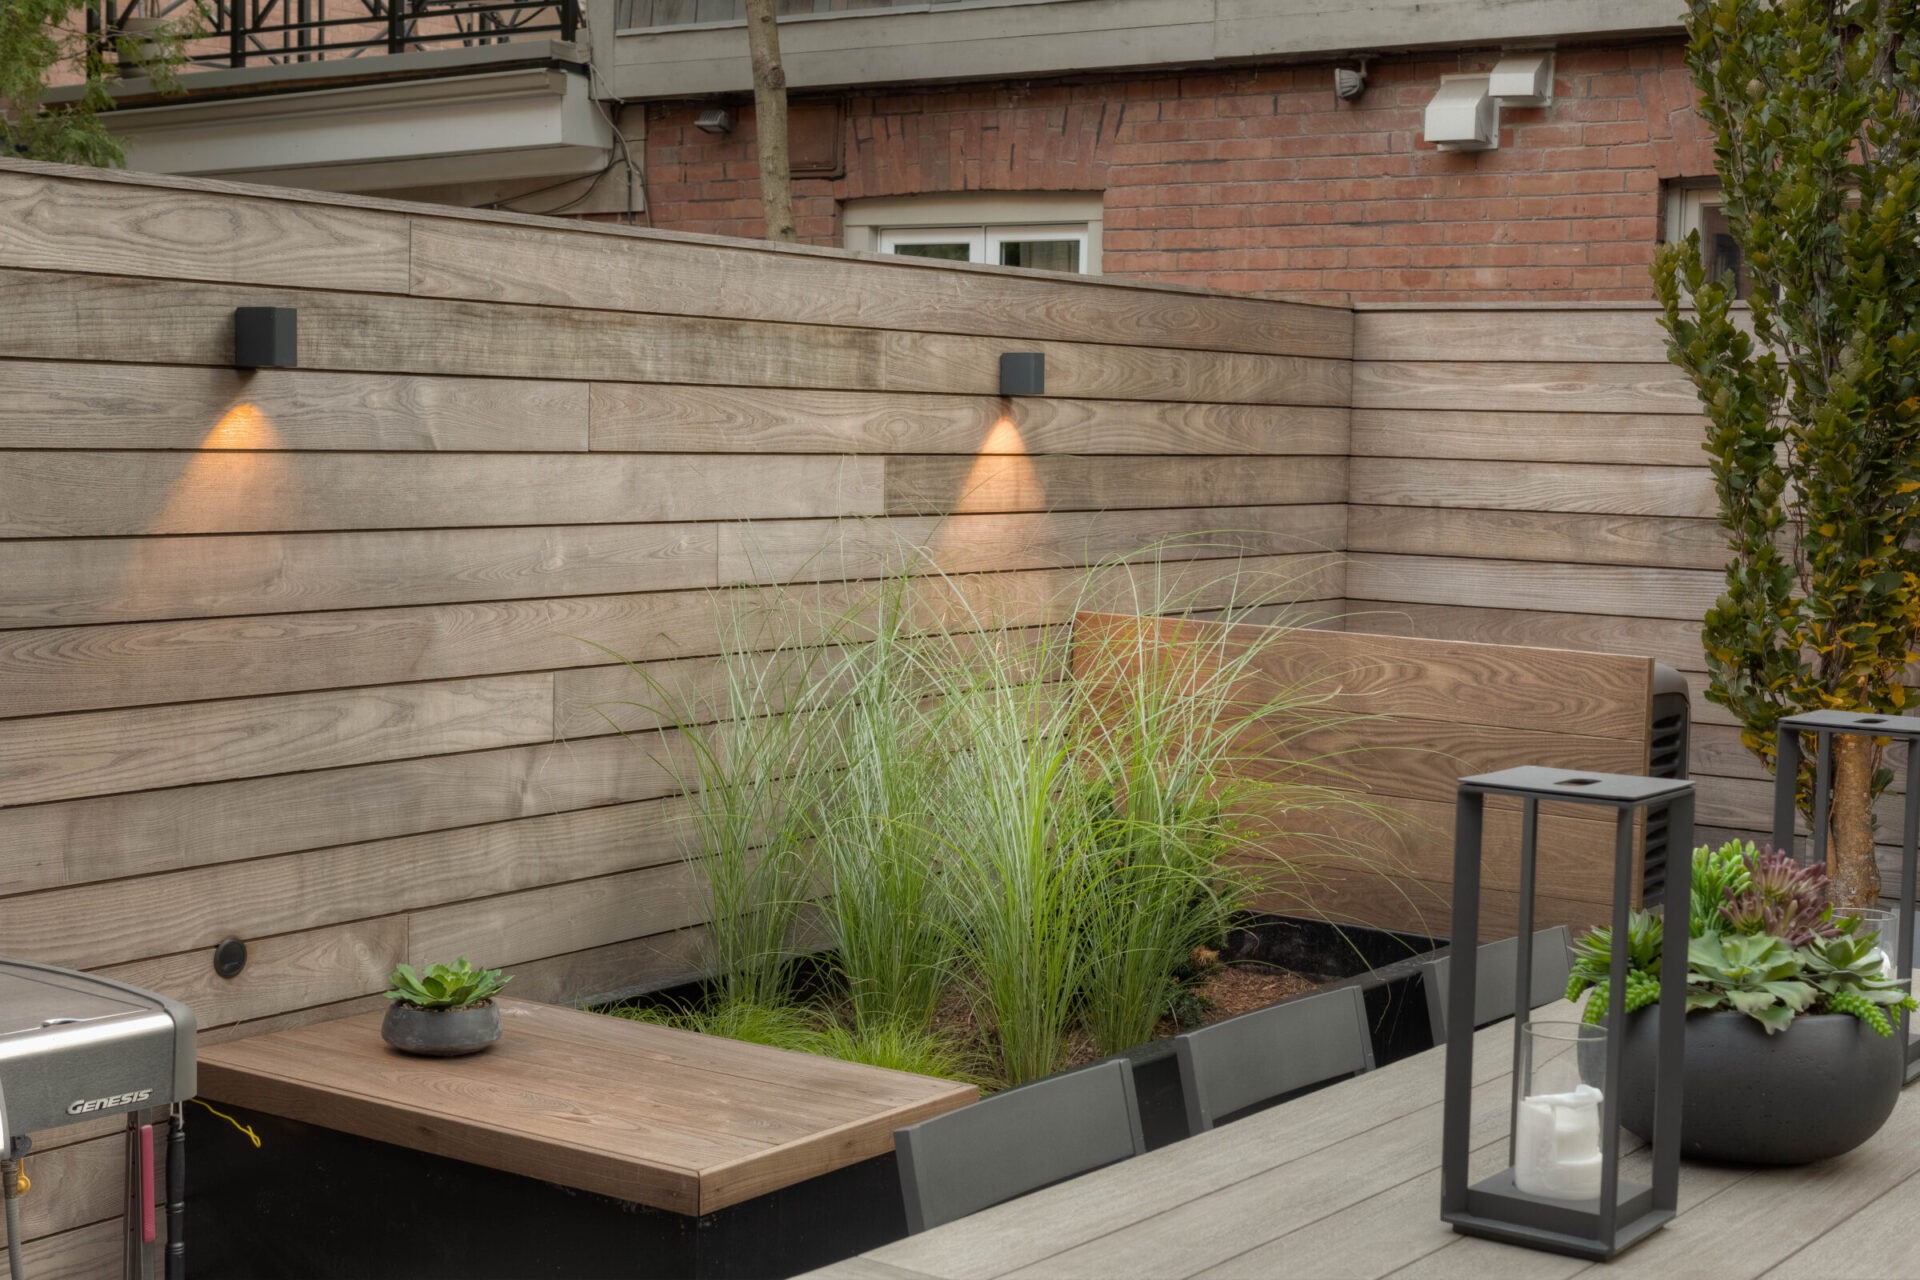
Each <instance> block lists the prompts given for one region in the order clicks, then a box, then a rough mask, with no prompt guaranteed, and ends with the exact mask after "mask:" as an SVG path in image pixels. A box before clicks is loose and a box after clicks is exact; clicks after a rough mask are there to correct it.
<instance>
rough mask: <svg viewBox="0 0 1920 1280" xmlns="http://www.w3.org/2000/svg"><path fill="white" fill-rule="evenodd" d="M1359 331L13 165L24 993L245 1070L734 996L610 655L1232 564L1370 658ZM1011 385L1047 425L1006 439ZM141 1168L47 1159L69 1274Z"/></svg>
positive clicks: (0, 739) (1194, 576)
mask: <svg viewBox="0 0 1920 1280" xmlns="http://www.w3.org/2000/svg"><path fill="white" fill-rule="evenodd" d="M243 305H244V306H260V305H274V306H288V307H295V308H297V309H298V311H299V345H300V367H299V368H298V369H295V370H262V371H259V372H257V373H242V372H238V371H236V370H234V369H232V368H231V367H230V365H231V358H232V341H233V337H232V316H233V311H234V308H236V307H238V306H243ZM1351 325H1352V320H1351V316H1350V315H1349V314H1348V313H1347V312H1346V311H1345V310H1343V309H1337V308H1326V307H1313V306H1302V305H1294V304H1287V303H1280V302H1271V301H1264V300H1260V299H1253V298H1238V297H1229V296H1217V295H1209V294H1203V293H1197V292H1192V291H1183V290H1166V289H1155V288H1149V287H1143V286H1140V285H1137V284H1128V283H1123V282H1109V281H1099V280H1085V279H1076V278H1071V277H1065V276H1059V275H1048V274H1043V273H1029V272H1017V271H1007V270H1002V269H998V268H973V267H954V266H950V265H937V264H929V263H927V262H925V261H924V260H918V259H905V258H897V259H878V258H869V257H862V256H859V255H853V254H846V253H840V252H834V251H822V250H813V249H805V248H789V247H776V246H770V245H764V244H754V243H746V242H729V241H720V240H714V239H708V238H703V237H697V236H676V235H668V234H654V233H651V232H644V231H637V230H630V229H625V228H609V227H598V226H591V225H586V224H580V223H566V222H557V221H551V220H542V219H537V218H526V217H517V216H511V215H496V214H488V213H481V212H469V211H462V210H450V209H440V208H431V207H426V206H409V205H399V204H393V203H388V202H380V201H371V200H360V199H352V198H340V197H332V196H316V195H309V194H305V193H299V192H289V191H277V190H271V189H266V188H252V187H239V186H232V185H227V184H220V183H213V182H203V181H183V180H174V179H167V178H156V177H148V176H138V175H124V174H115V173H101V172H94V171H88V170H78V169H68V168H60V167H53V166H41V165H33V164H28V163H23V162H12V161H0V953H4V954H6V955H9V956H14V957H20V958H25V959H32V960H41V961H47V962H51V963H55V964H62V965H71V966H77V967H83V968H89V969H96V970H99V971H101V972H104V973H107V974H110V975H112V976H114V977H118V978H122V979H126V980H128V981H131V982H135V983H138V984H141V985H143V986H148V987H152V988H156V989H158V990H161V991H165V992H168V993H170V994H173V995H176V996H179V997H182V998H184V999H186V1000H187V1001H188V1002H190V1003H191V1004H192V1005H193V1007H194V1009H195V1011H196V1012H197V1014H198V1015H199V1018H200V1020H201V1023H202V1025H203V1026H204V1027H206V1028H210V1029H211V1030H210V1031H209V1032H208V1034H209V1035H212V1036H216V1037H224V1036H231V1035H234V1034H240V1033H244V1032H248V1031H252V1030H256V1029H260V1028H263V1027H268V1026H275V1025H285V1024H289V1023H293V1022H298V1021H302V1020H310V1019H315V1018H322V1017H331V1016H335V1015H337V1014H341V1013H345V1012H349V1011H354V1010H361V1009H368V1008H373V1007H376V1006H377V1005H378V1004H379V1001H378V998H377V996H376V994H375V993H376V992H378V991H379V990H380V989H381V987H382V986H383V984H384V978H385V975H386V974H387V973H388V972H389V971H390V970H391V969H392V967H393V966H394V964H395V963H397V962H399V961H402V960H412V961H414V962H416V963H418V962H422V961H428V960H438V959H444V958H451V957H453V956H455V955H460V954H464V955H468V956H470V957H471V958H473V959H474V960H476V961H480V962H484V963H486V964H489V965H504V966H507V967H508V968H510V969H512V970H513V971H514V972H515V973H516V974H517V975H518V976H517V980H516V982H515V985H514V988H513V991H514V993H515V994H517V995H522V996H527V997H532V998H546V999H562V1000H564V999H572V998H576V997H584V996H588V995H592V994H595V993H601V992H607V991H612V990H619V989H623V988H634V987H640V986H657V985H662V984H665V983H669V982H673V981H676V980H680V979H683V978H686V977H688V976H691V975H692V974H693V973H694V972H695V969H696V965H697V953H698V946H699V942H700V932H699V930H698V928H697V927H696V925H697V922H698V921H699V920H701V919H702V918H703V904H702V902H701V894H700V892H699V886H698V885H697V884H696V883H695V882H694V880H693V878H692V877H690V876H689V874H688V872H687V870H686V869H685V867H684V866H683V865H682V862H681V831H682V827H683V825H684V820H685V811H684V806H683V803H682V802H681V801H680V800H679V799H678V798H676V793H677V787H676V784H675V781H674V777H673V775H672V773H671V772H670V771H669V770H668V769H667V768H665V767H664V766H663V765H662V764H660V763H659V762H658V761H657V760H656V758H655V757H656V756H659V755H661V754H663V753H662V751H660V750H659V749H658V748H660V747H665V748H666V749H667V751H666V753H665V754H668V755H670V754H671V747H672V745H673V737H672V735H671V734H668V735H666V737H665V739H664V741H660V740H654V742H653V746H654V748H655V749H651V750H650V749H649V746H648V745H647V744H645V743H639V742H630V741H628V740H626V739H623V738H622V737H620V736H619V735H617V734H615V733H613V732H612V731H611V728H610V726H609V724H608V722H607V720H606V719H605V718H604V717H603V716H602V715H601V714H599V713H598V711H596V709H595V708H596V705H597V704H601V703H605V702H607V701H608V700H610V699H627V698H636V697H639V698H643V699H644V698H645V697H646V692H645V690H644V688H643V687H642V684H641V682H640V681H639V680H638V679H637V678H636V677H634V676H632V675H631V674H630V673H629V672H627V671H626V670H624V669H623V668H621V667H620V666H618V665H617V664H615V663H614V661H613V659H612V658H611V657H610V656H609V654H608V653H607V652H606V651H604V650H602V649H598V648H595V647H594V645H593V644H591V643H589V641H591V642H597V643H598V644H600V645H605V646H607V647H608V648H610V649H612V650H614V651H617V652H619V653H621V654H624V655H626V656H628V657H631V658H633V659H634V660H636V661H637V662H639V663H641V664H643V665H644V666H645V667H646V668H647V669H648V671H649V672H650V673H651V674H652V675H654V677H655V678H657V679H659V680H661V681H663V682H664V683H666V684H668V685H692V686H695V687H699V686H700V685H701V682H702V680H703V679H704V680H707V681H709V682H710V681H711V677H712V674H713V672H714V663H713V661H712V658H711V656H710V655H712V654H713V653H714V652H715V651H716V645H717V639H716V628H715V614H714V610H713V607H712V601H711V600H710V598H709V596H708V592H709V590H710V589H711V588H714V587H716V586H718V585H721V584H730V583H747V584H760V583H771V582H777V581H786V580H790V579H795V578H805V579H817V580H821V581H822V582H823V583H824V584H825V586H823V588H822V589H823V590H824V591H827V592H828V594H829V595H832V594H833V592H835V591H839V592H840V593H841V598H845V599H853V598H855V596H857V594H858V593H859V592H860V591H862V590H865V588H864V587H862V586H861V582H862V580H868V581H870V580H871V579H873V578H874V577H876V576H877V575H880V574H884V573H887V572H891V571H892V570H894V569H896V568H900V567H910V566H912V565H913V564H915V563H917V562H918V560H917V558H918V557H925V558H926V559H927V560H929V561H931V562H933V563H937V564H938V565H939V566H940V567H941V568H942V569H943V570H945V571H947V572H948V573H950V574H953V575H955V577H954V583H955V584H956V589H957V590H963V591H977V592H979V593H982V594H986V595H990V596H991V597H992V598H993V599H995V600H997V601H999V602H1000V603H1001V604H1002V605H1004V606H1005V607H1007V608H1009V609H1015V610H1019V611H1021V616H1023V617H1026V618H1027V619H1028V620H1030V621H1033V622H1047V621H1064V619H1065V617H1066V614H1067V612H1069V611H1070V609H1071V606H1070V605H1066V604H1063V603H1062V601H1063V600H1064V599H1065V598H1066V597H1065V595H1064V593H1063V592H1064V589H1065V588H1067V587H1070V586H1071V585H1072V584H1073V583H1074V582H1075V581H1077V580H1078V579H1079V578H1080V576H1081V569H1080V566H1082V565H1084V564H1086V563H1088V562H1089V561H1093V560H1100V559H1104V558H1106V557H1109V556H1113V555H1118V554H1122V553H1125V552H1128V551H1131V550H1134V549H1136V548H1139V547H1141V546H1143V545H1145V544H1148V543H1150V542H1153V541H1154V540H1156V539H1160V538H1163V537H1166V536H1168V535H1177V534H1181V533H1202V532H1206V531H1217V532H1214V533H1213V534H1212V536H1210V537H1209V538H1208V539H1207V542H1206V545H1204V546H1191V547H1187V548H1184V549H1176V550H1172V551H1170V552H1168V556H1169V558H1171V559H1172V560H1173V561H1174V562H1175V563H1173V564H1171V565H1170V566H1169V567H1168V568H1167V570H1166V572H1167V573H1168V574H1169V576H1171V577H1173V578H1175V579H1179V580H1181V581H1182V582H1184V583H1185V584H1187V585H1188V586H1192V587H1195V588H1196V589H1197V588H1198V586H1199V584H1201V583H1203V582H1205V581H1209V580H1211V581H1214V582H1216V583H1218V584H1219V585H1218V586H1217V587H1216V588H1215V589H1213V590H1212V592H1211V597H1210V598H1211V602H1212V603H1214V604H1220V605H1224V604H1227V603H1229V602H1230V601H1231V599H1232V598H1233V596H1234V594H1235V593H1236V592H1248V593H1253V594H1258V595H1262V596H1265V595H1271V594H1274V593H1288V594H1290V595H1291V596H1293V597H1294V598H1299V599H1304V600H1309V601H1312V600H1319V601H1323V602H1329V603H1328V604H1326V605H1325V606H1324V608H1326V609H1331V610H1332V611H1336V612H1337V610H1338V608H1339V606H1338V603H1337V602H1338V600H1339V598H1340V597H1341V596H1342V594H1343V592H1342V587H1341V578H1340V573H1341V565H1340V560H1339V554H1340V551H1341V549H1342V548H1343V546H1344V536H1345V528H1346V507H1345V502H1346V485H1347V478H1346V468H1347V461H1346V454H1347V414H1348V410H1347V401H1348V396H1349V387H1348V371H1349V362H1348V357H1349V356H1350V354H1351ZM1008 350H1025V351H1040V352H1043V353H1044V354H1045V356H1046V365H1047V389H1048V395H1047V396H1045V397H1036V398H1032V399H1021V400H1018V401H1008V400H1003V399H1001V398H1000V397H999V396H998V395H997V394H996V392H997V388H998V364H999V355H1000V353H1001V352H1003V351H1008ZM1183 556H1185V557H1191V558H1192V559H1191V563H1190V564H1188V565H1186V566H1184V570H1185V571H1183V566H1182V565H1181V564H1180V563H1179V558H1180V557H1183ZM1224 575H1234V576H1235V578H1236V580H1234V581H1225V582H1221V579H1222V578H1223V576H1224ZM840 580H846V581H848V582H849V583H850V584H851V585H849V586H847V587H845V588H838V587H836V586H835V585H834V584H835V583H837V582H839V581H840ZM1114 603H1115V604H1116V605H1120V604H1123V603H1125V593H1124V592H1122V594H1121V595H1119V596H1116V597H1115V600H1114ZM617 714H619V716H620V718H621V723H622V727H625V728H628V729H647V728H649V727H651V726H652V725H654V724H656V723H657V720H655V719H652V718H649V717H647V716H646V715H644V714H641V713H638V712H634V711H631V710H627V711H620V712H618V713H617ZM226 937H239V938H243V939H245V940H246V941H247V943H248V945H249V947H250V949H251V960H250V963H249V964H248V966H247V968H246V970H245V971H244V972H243V973H242V974H240V975H239V976H238V977H236V978H234V979H231V980H226V979H222V978H219V977H217V976H216V975H215V974H214V971H213V963H212V959H213V947H214V945H215V944H216V943H217V942H219V941H220V940H221V939H223V938H226ZM100 1132H101V1128H100V1127H99V1126H95V1127H92V1128H82V1129H79V1130H76V1131H73V1132H70V1133H67V1134H63V1135H51V1137H52V1140H53V1144H54V1145H53V1149H49V1150H47V1151H46V1153H45V1154H42V1155H39V1156H37V1157H36V1159H35V1168H34V1171H33V1176H34V1180H35V1182H36V1184H39V1189H37V1190H36V1193H35V1194H34V1195H31V1196H29V1197H28V1198H27V1199H26V1201H25V1202H24V1209H25V1213H26V1224H27V1229H28V1231H29V1232H30V1233H31V1234H32V1235H33V1236H34V1237H45V1239H43V1240H41V1241H40V1242H39V1243H37V1244H36V1245H35V1246H34V1249H33V1251H32V1252H31V1253H30V1264H31V1265H30V1270H33V1271H34V1272H35V1273H41V1272H45V1273H48V1274H51V1273H52V1272H54V1271H60V1272H61V1273H62V1274H68V1273H72V1274H80V1273H84V1272H87V1271H88V1270H89V1269H90V1268H95V1267H96V1266H98V1265H105V1266H109V1267H110V1266H111V1265H112V1260H113V1259H114V1258H116V1257H117V1250H118V1247H119V1242H118V1235H117V1231H116V1229H115V1226H114V1221H113V1220H114V1218H115V1217H116V1215H117V1214H118V1211H119V1198H118V1197H119V1186H120V1159H121V1156H120V1149H119V1147H118V1145H117V1142H103V1141H81V1140H80V1139H84V1138H88V1137H90V1136H92V1135H96V1134H98V1133H100ZM40 1136H42V1137H48V1136H49V1135H40ZM101 1258H104V1259H107V1262H106V1263H105V1264H99V1259H101ZM63 1268H67V1269H68V1270H63Z"/></svg>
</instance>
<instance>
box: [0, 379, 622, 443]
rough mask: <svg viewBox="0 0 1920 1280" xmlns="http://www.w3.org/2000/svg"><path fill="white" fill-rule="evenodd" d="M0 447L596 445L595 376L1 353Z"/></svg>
mask: <svg viewBox="0 0 1920 1280" xmlns="http://www.w3.org/2000/svg"><path fill="white" fill-rule="evenodd" d="M0 385H4V386H5V387H6V389H7V394H6V395H5V396H4V397H0V449H46V448H54V447H57V448H62V449H235V450H244V449H332V450H342V449H362V450H404V449H428V450H452V449H477V450H503V451H509V452H524V451H540V452H547V453H554V452H562V451H566V450H584V449H586V448H587V385H586V384H585V383H581V382H543V381H532V380H519V379H506V378H416V377H408V376H406V375H394V376H391V377H382V376H379V375H369V374H357V373H355V374H347V373H324V372H317V371H314V370H308V369H253V370H240V369H210V368H195V367H189V366H180V367H172V366H160V367H155V366H152V365H131V364H77V363H73V362H69V361H63V360H0Z"/></svg>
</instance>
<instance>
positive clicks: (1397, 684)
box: [1075, 615, 1653, 938]
mask: <svg viewBox="0 0 1920 1280" xmlns="http://www.w3.org/2000/svg"><path fill="white" fill-rule="evenodd" d="M1348 625H1349V626H1350V627H1351V626H1357V625H1360V623H1359V622H1357V621H1356V620H1355V619H1353V618H1352V617H1349V618H1348ZM1142 626H1144V627H1146V628H1148V639H1147V640H1146V643H1150V644H1153V645H1160V646H1187V647H1188V652H1189V653H1190V654H1192V655H1197V656H1196V657H1194V658H1190V659H1189V661H1195V660H1197V661H1203V662H1212V661H1220V660H1222V658H1223V657H1224V655H1225V654H1227V653H1244V652H1246V650H1247V649H1249V648H1252V649H1255V653H1254V654H1253V656H1252V657H1251V659H1250V663H1249V670H1248V675H1247V679H1246V685H1247V687H1246V688H1245V689H1244V690H1243V691H1242V692H1241V693H1240V695H1239V696H1240V699H1241V701H1242V702H1243V703H1244V704H1246V705H1250V706H1268V705H1271V704H1273V703H1274V702H1275V701H1276V700H1278V701H1279V702H1281V703H1282V704H1283V706H1284V707H1285V708H1286V709H1284V710H1281V711H1278V712H1276V713H1275V714H1273V715H1271V716H1268V717H1265V718H1263V720H1262V721H1261V722H1260V725H1259V727H1258V729H1257V730H1254V731H1251V732H1249V734H1248V735H1247V756H1246V759H1247V762H1248V767H1250V768H1251V770H1252V776H1254V777H1255V778H1256V779H1259V780H1261V781H1268V782H1273V783H1276V784H1279V785H1280V787H1281V788H1282V790H1280V791H1279V792H1277V793H1274V794H1277V795H1278V796H1279V797H1281V799H1282V803H1283V806H1284V805H1285V801H1286V797H1287V792H1286V791H1285V790H1284V788H1285V787H1286V786H1287V785H1288V784H1295V783H1297V784H1304V785H1306V786H1309V787H1312V788H1315V789H1316V791H1315V793H1314V794H1312V795H1310V796H1301V797H1299V799H1300V803H1299V804H1298V805H1297V806H1295V807H1283V808H1282V810H1281V812H1280V813H1278V814H1277V815H1275V818H1274V820H1273V821H1272V822H1271V824H1262V825H1263V826H1264V827H1266V829H1264V830H1262V829H1258V828H1256V830H1257V831H1258V835H1259V838H1260V844H1261V846H1262V848H1263V850H1264V855H1262V856H1254V857H1252V859H1251V861H1252V864H1253V865H1254V866H1255V867H1256V868H1260V869H1261V873H1262V876H1263V879H1264V880H1265V881H1266V884H1267V886H1268V893H1269V896H1268V898H1267V899H1266V903H1267V905H1269V906H1272V907H1275V908H1277V909H1281V910H1286V909H1288V908H1290V907H1295V906H1297V904H1298V903H1300V902H1301V901H1303V900H1304V902H1305V903H1307V904H1310V905H1311V907H1312V908H1313V909H1316V910H1318V911H1320V912H1323V913H1324V914H1326V915H1327V916H1329V917H1331V918H1333V919H1338V920H1355V921H1359V922H1361V923H1366V924H1371V925H1376V926H1386V927H1390V928H1396V929H1406V930H1409V931H1411V932H1416V933H1423V934H1428V935H1442V936H1443V935H1445V934H1447V933H1448V932H1449V931H1450V929H1451V921H1450V912H1451V903H1452V882H1453V816H1454V796H1455V783H1456V780H1457V779H1458V778H1460V777H1461V776H1463V775H1466V774H1473V773H1484V772H1488V771H1490V770H1494V769H1504V768H1509V767H1512V766H1514V765H1521V764H1543V765H1551V766H1557V767H1561V768H1571V769H1596V770H1603V771H1607V772H1613V773H1640V772H1643V771H1644V770H1645V769H1646V765H1647V756H1648V734H1649V726H1648V715H1647V712H1648V705H1649V704H1648V700H1649V698H1650V697H1651V695H1652V684H1651V681H1652V673H1653V664H1652V662H1651V661H1649V660H1648V659H1646V658H1639V657H1627V656H1613V655H1603V654H1595V653H1576V652H1568V651H1564V650H1558V649H1546V648H1528V647H1520V646H1512V645H1501V644H1484V643H1472V642H1463V641H1459V640H1433V639H1416V638H1410V637H1405V636H1394V635H1374V634H1368V633H1365V632H1359V631H1353V630H1347V631H1329V630H1290V631H1286V632H1282V633H1280V634H1278V635H1276V634H1275V633H1274V632H1273V631H1272V630H1271V629H1270V628H1266V627H1255V626H1248V625H1244V624H1243V625H1235V626H1222V625H1221V624H1218V623H1206V622H1195V621H1191V620H1181V621H1164V620H1162V621H1152V622H1146V623H1141V622H1139V621H1137V620H1135V619H1131V618H1124V617H1117V616H1105V617H1103V616H1091V615H1082V618H1081V620H1080V623H1079V625H1078V628H1077V629H1076V632H1075V649H1076V654H1075V669H1076V671H1077V672H1080V673H1083V674H1084V673H1089V672H1098V671H1100V670H1101V669H1103V668H1104V667H1106V666H1107V665H1108V664H1110V663H1113V662H1115V661H1119V662H1130V661H1131V660H1132V659H1131V655H1132V654H1134V653H1136V652H1138V651H1139V645H1140V644H1141V643H1142V642H1141V640H1139V639H1138V638H1137V637H1138V635H1139V632H1138V628H1140V627H1142ZM1116 637H1117V648H1114V649H1104V648H1103V646H1107V645H1112V644H1114V643H1115V639H1116ZM1303 762H1304V763H1303ZM1297 794H1298V793H1296V795H1297ZM1613 840H1614V829H1613V823H1612V819H1611V815H1610V814H1600V813H1597V812H1596V811H1595V810H1593V809H1589V808H1582V807H1580V806H1574V805H1565V804H1558V805H1556V804H1546V805H1542V806H1541V817H1540V845H1539V849H1540V857H1539V862H1538V869H1537V874H1538V876H1539V882H1538V883H1539V891H1540V894H1541V900H1540V908H1539V909H1540V915H1539V916H1538V919H1539V920H1540V922H1541V923H1542V924H1543V926H1544V925H1549V924H1569V925H1575V926H1580V927H1586V926H1592V925H1596V924H1601V923H1604V922H1605V921H1606V919H1607V918H1608V914H1609V911H1610V904H1611V902H1612V898H1613V880H1612V877H1613ZM1519 841H1520V809H1519V805H1518V803H1517V802H1510V801H1506V800H1503V799H1499V798H1495V799H1492V800H1489V802H1488V806H1487V830H1486V841H1485V846H1484V849H1485V854H1486V862H1485V864H1484V866H1483V869H1482V876H1483V880H1482V886H1483V896H1482V901H1481V928H1482V931H1483V935H1484V936H1485V937H1487V938H1498V937H1505V936H1510V935H1511V934H1512V933H1513V930H1514V925H1515V918H1516V917H1515V900H1516V896H1517V891H1518V889H1519V884H1520V879H1519V875H1520V873H1519V857H1518V853H1519ZM1269 858H1271V859H1273V860H1272V861H1269Z"/></svg>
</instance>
